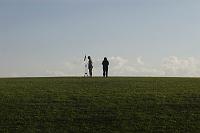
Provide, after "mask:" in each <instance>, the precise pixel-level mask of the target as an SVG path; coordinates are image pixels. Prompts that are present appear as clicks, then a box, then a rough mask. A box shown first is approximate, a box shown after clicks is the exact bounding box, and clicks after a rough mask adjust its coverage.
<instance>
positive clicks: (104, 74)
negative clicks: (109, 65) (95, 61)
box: [103, 69, 106, 77]
mask: <svg viewBox="0 0 200 133" xmlns="http://www.w3.org/2000/svg"><path fill="white" fill-rule="evenodd" d="M105 73H106V71H105V69H103V77H105Z"/></svg>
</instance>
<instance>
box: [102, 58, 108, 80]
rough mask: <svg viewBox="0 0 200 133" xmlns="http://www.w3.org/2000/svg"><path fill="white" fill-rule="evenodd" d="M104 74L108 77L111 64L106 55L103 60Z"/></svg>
mask: <svg viewBox="0 0 200 133" xmlns="http://www.w3.org/2000/svg"><path fill="white" fill-rule="evenodd" d="M102 65H103V76H104V77H108V66H109V61H108V60H107V58H106V57H105V58H104V60H103V62H102Z"/></svg>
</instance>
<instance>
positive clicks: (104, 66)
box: [84, 56, 109, 77]
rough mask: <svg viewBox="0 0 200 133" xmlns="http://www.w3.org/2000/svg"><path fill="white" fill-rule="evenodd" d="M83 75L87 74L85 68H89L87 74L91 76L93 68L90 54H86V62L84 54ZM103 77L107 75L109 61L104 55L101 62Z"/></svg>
mask: <svg viewBox="0 0 200 133" xmlns="http://www.w3.org/2000/svg"><path fill="white" fill-rule="evenodd" d="M84 61H85V76H87V69H88V70H89V76H90V77H92V70H93V63H92V59H91V57H90V56H88V62H86V56H85V59H84ZM102 65H103V77H108V66H109V61H108V60H107V58H106V57H105V58H104V60H103V62H102Z"/></svg>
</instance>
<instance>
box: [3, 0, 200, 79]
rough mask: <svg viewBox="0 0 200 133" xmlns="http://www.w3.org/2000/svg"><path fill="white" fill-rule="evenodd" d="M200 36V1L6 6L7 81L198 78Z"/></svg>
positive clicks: (60, 0) (10, 1) (35, 1)
mask: <svg viewBox="0 0 200 133" xmlns="http://www.w3.org/2000/svg"><path fill="white" fill-rule="evenodd" d="M199 35H200V1H199V0H0V77H30V76H82V75H83V74H84V65H83V57H84V55H85V54H87V55H90V56H91V57H92V60H93V63H94V75H95V76H101V75H102V65H101V62H102V60H103V58H104V57H108V60H109V61H110V68H109V73H110V75H111V76H183V77H185V76H191V77H193V76H195V77H196V76H197V77H198V76H200V52H199V51H200V37H199Z"/></svg>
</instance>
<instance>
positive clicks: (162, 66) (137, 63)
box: [1, 56, 200, 77]
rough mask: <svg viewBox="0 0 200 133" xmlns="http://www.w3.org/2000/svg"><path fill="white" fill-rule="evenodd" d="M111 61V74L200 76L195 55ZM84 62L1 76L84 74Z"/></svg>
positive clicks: (96, 64)
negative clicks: (155, 62) (151, 61)
mask: <svg viewBox="0 0 200 133" xmlns="http://www.w3.org/2000/svg"><path fill="white" fill-rule="evenodd" d="M108 59H109V61H110V66H109V75H110V76H161V77H164V76H169V77H170V76H175V77H198V76H200V59H198V58H194V57H188V58H179V57H176V56H170V57H167V58H164V59H162V60H161V61H160V63H159V64H158V65H152V64H148V63H146V62H145V61H144V60H143V58H142V57H137V58H132V59H127V58H123V57H120V56H113V57H109V58H108ZM101 62H102V59H94V60H93V65H94V76H101V75H102V65H101ZM83 73H84V63H83V60H81V59H75V60H67V61H66V62H65V63H63V65H61V66H57V67H52V68H48V69H47V68H41V69H40V70H38V71H37V70H34V71H27V72H26V71H24V72H23V73H22V72H15V73H10V74H7V75H6V74H4V75H1V77H32V76H33V77H37V76H47V77H48V76H83Z"/></svg>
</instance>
